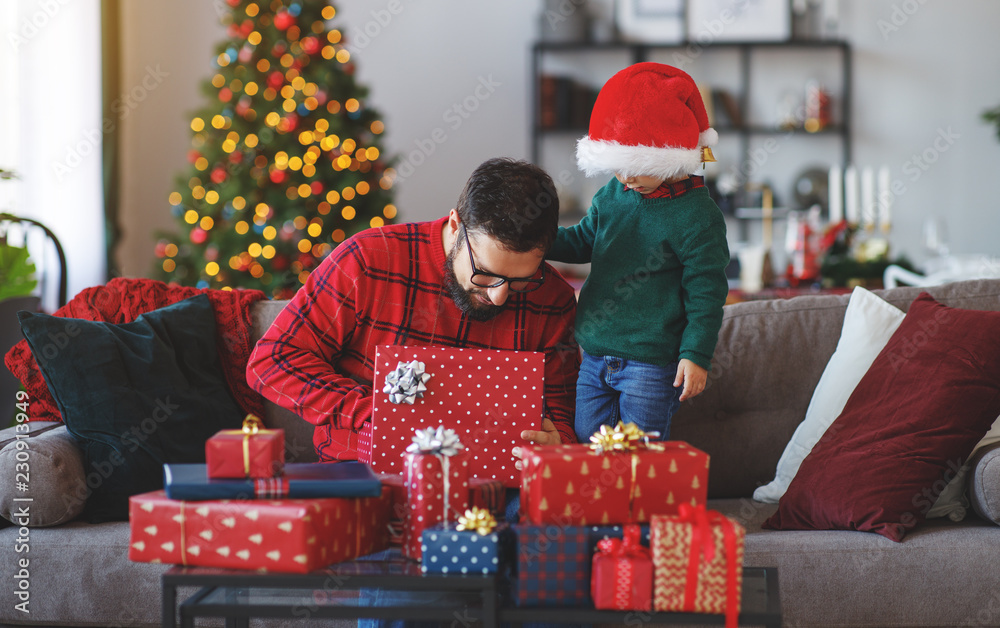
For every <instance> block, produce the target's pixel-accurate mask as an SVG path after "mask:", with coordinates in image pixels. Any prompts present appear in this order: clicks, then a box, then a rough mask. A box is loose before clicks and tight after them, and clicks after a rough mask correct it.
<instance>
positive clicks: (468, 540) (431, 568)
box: [420, 523, 513, 574]
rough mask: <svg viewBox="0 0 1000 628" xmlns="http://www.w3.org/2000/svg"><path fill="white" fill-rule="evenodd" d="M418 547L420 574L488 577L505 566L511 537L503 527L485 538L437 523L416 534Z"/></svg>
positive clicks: (484, 536) (494, 530)
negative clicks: (478, 575) (419, 552)
mask: <svg viewBox="0 0 1000 628" xmlns="http://www.w3.org/2000/svg"><path fill="white" fill-rule="evenodd" d="M420 544H421V548H420V549H421V560H420V570H421V571H422V572H424V573H451V574H488V573H496V572H498V571H501V569H502V568H504V567H505V566H506V565H507V563H508V560H509V559H508V556H509V554H510V550H511V548H512V547H513V535H512V533H511V530H510V527H509V526H508V525H507V524H506V523H501V524H499V525H498V526H496V527H495V528H494V529H493V530H491V531H489V532H487V533H486V534H481V533H479V532H478V531H476V530H458V529H456V526H455V524H453V523H448V524H444V523H440V524H437V525H435V526H432V527H430V528H425V529H424V530H423V531H422V532H421V533H420Z"/></svg>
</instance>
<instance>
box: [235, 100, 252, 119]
mask: <svg viewBox="0 0 1000 628" xmlns="http://www.w3.org/2000/svg"><path fill="white" fill-rule="evenodd" d="M248 111H250V99H249V98H246V97H243V98H240V101H239V102H238V103H236V115H238V116H243V117H244V118H245V117H246V115H247V112H248Z"/></svg>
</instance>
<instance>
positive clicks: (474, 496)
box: [377, 473, 507, 545]
mask: <svg viewBox="0 0 1000 628" xmlns="http://www.w3.org/2000/svg"><path fill="white" fill-rule="evenodd" d="M377 477H378V479H379V481H380V482H381V483H382V485H383V486H388V487H389V488H390V490H391V491H392V513H391V514H390V516H389V543H390V544H391V545H401V544H402V543H403V525H404V523H405V521H406V479H405V478H404V477H403V476H402V474H400V473H379V474H377ZM506 497H507V491H506V489H505V488H504V486H503V484H501V483H500V482H499V481H497V480H488V479H486V478H469V508H484V509H486V510H488V511H490V512H491V513H493V516H494V517H496V518H497V519H502V518H503V515H504V509H505V507H506Z"/></svg>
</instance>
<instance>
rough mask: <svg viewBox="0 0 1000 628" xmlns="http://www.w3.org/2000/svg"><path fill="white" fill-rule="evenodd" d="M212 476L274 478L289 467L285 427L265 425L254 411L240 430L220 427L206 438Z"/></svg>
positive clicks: (206, 452)
mask: <svg viewBox="0 0 1000 628" xmlns="http://www.w3.org/2000/svg"><path fill="white" fill-rule="evenodd" d="M205 465H206V470H207V472H208V477H210V478H273V477H277V476H279V475H281V473H282V471H283V470H284V468H285V431H284V430H280V429H278V430H268V429H264V424H263V423H262V422H261V420H260V419H259V418H257V417H256V416H254V415H252V414H250V415H247V418H246V419H244V421H243V428H242V429H239V430H220V431H219V432H217V433H216V434H215V435H214V436H212V437H211V438H209V439H208V440H206V441H205Z"/></svg>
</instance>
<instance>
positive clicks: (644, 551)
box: [597, 525, 649, 558]
mask: <svg viewBox="0 0 1000 628" xmlns="http://www.w3.org/2000/svg"><path fill="white" fill-rule="evenodd" d="M641 537H642V530H641V528H640V527H639V526H637V525H627V526H624V527H623V528H622V538H620V539H609V538H603V539H601V540H600V541H598V542H597V549H598V551H599V552H601V553H602V554H606V555H608V556H613V557H615V558H628V557H630V556H636V557H648V556H649V548H646V547H643V546H642V544H641V543H640V539H641Z"/></svg>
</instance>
